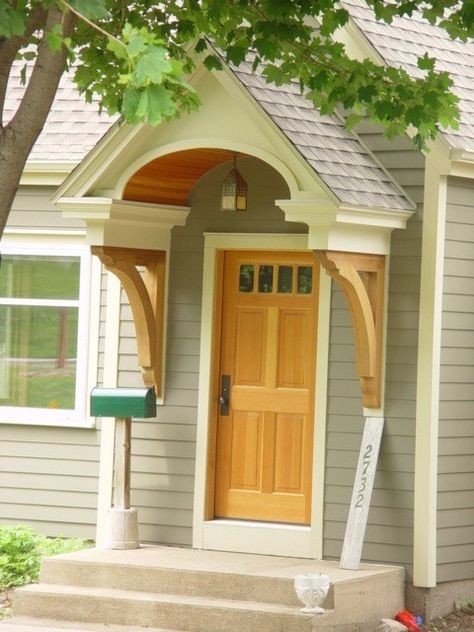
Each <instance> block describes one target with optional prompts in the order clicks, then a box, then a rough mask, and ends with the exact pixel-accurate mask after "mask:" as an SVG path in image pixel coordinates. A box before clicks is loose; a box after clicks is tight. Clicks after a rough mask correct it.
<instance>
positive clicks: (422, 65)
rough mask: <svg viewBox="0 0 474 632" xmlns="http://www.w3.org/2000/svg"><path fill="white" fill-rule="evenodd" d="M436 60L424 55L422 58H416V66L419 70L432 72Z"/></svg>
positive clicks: (426, 54)
mask: <svg viewBox="0 0 474 632" xmlns="http://www.w3.org/2000/svg"><path fill="white" fill-rule="evenodd" d="M435 63H436V60H435V59H433V58H432V57H430V56H429V55H428V53H425V54H424V55H423V57H418V61H417V65H418V68H419V69H420V70H434V67H435Z"/></svg>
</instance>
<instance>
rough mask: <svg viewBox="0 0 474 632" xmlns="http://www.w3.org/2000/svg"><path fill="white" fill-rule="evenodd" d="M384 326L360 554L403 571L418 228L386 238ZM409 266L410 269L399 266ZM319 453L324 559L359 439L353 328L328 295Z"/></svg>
mask: <svg viewBox="0 0 474 632" xmlns="http://www.w3.org/2000/svg"><path fill="white" fill-rule="evenodd" d="M392 249H393V256H392V259H391V266H390V281H389V288H390V290H389V291H390V295H389V313H388V324H387V328H388V331H387V366H386V393H385V414H386V421H385V427H384V432H383V439H382V445H381V453H380V457H379V463H378V467H377V474H376V477H375V486H374V492H373V496H372V503H371V509H370V513H369V519H368V525H367V532H366V536H365V543H364V548H363V552H362V556H363V559H364V560H366V561H373V562H390V563H398V564H404V565H406V566H407V568H408V570H409V571H410V569H411V565H412V554H413V550H412V541H413V479H414V446H415V441H414V436H415V406H416V401H415V393H416V341H417V325H418V288H419V267H420V262H419V257H416V256H413V253H417V252H419V251H420V250H419V249H420V225H419V222H418V221H417V220H415V221H412V222H410V223H409V226H408V229H407V230H406V231H397V232H396V233H395V234H394V236H393V238H392ZM407 258H408V259H410V262H409V265H407V262H406V261H405V259H407ZM329 367H330V368H329V386H328V392H329V400H328V426H327V453H326V459H327V460H326V493H325V500H326V506H325V526H324V540H325V541H324V555H325V556H328V557H339V556H340V553H341V548H342V541H343V538H344V531H345V523H346V520H347V515H348V511H349V503H350V498H351V493H352V485H353V482H354V475H355V468H356V466H357V459H358V454H359V448H360V442H361V438H362V432H363V425H364V419H363V411H362V404H361V397H360V388H359V380H358V379H357V378H356V372H355V349H354V344H353V337H352V325H351V320H350V315H349V312H348V310H347V308H346V305H345V301H344V298H343V295H342V294H341V292H340V291H339V290H338V289H334V290H333V297H332V308H331V346H330V356H329Z"/></svg>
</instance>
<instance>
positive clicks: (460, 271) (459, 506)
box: [437, 179, 474, 582]
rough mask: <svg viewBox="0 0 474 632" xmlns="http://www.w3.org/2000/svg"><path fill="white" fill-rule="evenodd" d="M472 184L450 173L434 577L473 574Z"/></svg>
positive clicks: (473, 362) (473, 288)
mask: <svg viewBox="0 0 474 632" xmlns="http://www.w3.org/2000/svg"><path fill="white" fill-rule="evenodd" d="M473 314H474V185H473V184H472V183H470V182H469V181H467V180H457V179H450V180H449V182H448V204H447V212H446V237H445V263H444V278H443V316H442V337H441V371H440V393H439V397H440V405H439V408H440V409H439V456H438V532H437V538H438V550H437V563H438V567H437V579H438V581H439V582H443V581H451V580H460V579H470V578H472V577H473V576H474V316H473Z"/></svg>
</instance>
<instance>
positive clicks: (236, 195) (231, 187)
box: [221, 156, 247, 211]
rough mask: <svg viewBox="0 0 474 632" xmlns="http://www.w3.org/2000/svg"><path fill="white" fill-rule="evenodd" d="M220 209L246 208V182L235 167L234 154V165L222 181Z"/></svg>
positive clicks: (235, 157) (236, 209)
mask: <svg viewBox="0 0 474 632" xmlns="http://www.w3.org/2000/svg"><path fill="white" fill-rule="evenodd" d="M221 210H222V211H246V210H247V183H246V182H245V180H244V178H243V177H242V175H241V173H240V171H239V170H238V169H237V156H234V165H233V167H232V169H231V170H230V172H229V174H228V175H227V176H226V177H225V178H224V181H223V183H222V195H221Z"/></svg>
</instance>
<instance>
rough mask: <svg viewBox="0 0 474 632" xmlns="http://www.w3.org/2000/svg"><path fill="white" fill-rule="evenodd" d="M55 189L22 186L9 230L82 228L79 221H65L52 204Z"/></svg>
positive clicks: (82, 225)
mask: <svg viewBox="0 0 474 632" xmlns="http://www.w3.org/2000/svg"><path fill="white" fill-rule="evenodd" d="M55 191H56V188H55V187H39V186H22V187H20V189H19V192H18V193H17V195H16V197H15V200H14V202H13V206H12V210H11V212H10V216H9V218H8V224H7V227H8V228H24V229H26V228H29V229H34V228H42V229H45V228H52V229H54V228H81V229H82V230H83V229H84V224H83V222H81V221H80V220H77V219H64V218H63V217H62V215H61V211H59V210H58V209H57V207H55V206H54V205H53V203H52V202H51V199H50V198H51V196H52V195H53V193H54V192H55Z"/></svg>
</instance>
